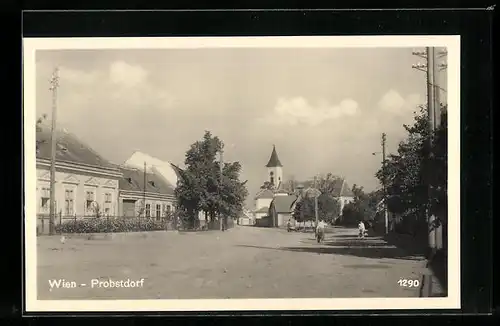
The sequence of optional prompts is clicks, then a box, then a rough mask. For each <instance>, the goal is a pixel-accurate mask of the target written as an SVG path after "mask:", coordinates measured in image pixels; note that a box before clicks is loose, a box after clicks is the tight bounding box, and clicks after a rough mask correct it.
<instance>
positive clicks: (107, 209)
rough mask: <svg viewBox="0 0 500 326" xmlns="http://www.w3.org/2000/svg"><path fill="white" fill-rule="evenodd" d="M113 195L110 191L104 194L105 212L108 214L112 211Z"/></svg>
mask: <svg viewBox="0 0 500 326" xmlns="http://www.w3.org/2000/svg"><path fill="white" fill-rule="evenodd" d="M111 196H112V195H111V193H110V192H107V193H105V194H104V214H106V215H109V214H110V213H111Z"/></svg>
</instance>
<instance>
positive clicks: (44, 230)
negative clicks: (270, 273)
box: [36, 213, 235, 235]
mask: <svg viewBox="0 0 500 326" xmlns="http://www.w3.org/2000/svg"><path fill="white" fill-rule="evenodd" d="M85 219H96V217H95V216H81V215H71V216H68V215H62V214H61V213H59V214H57V216H56V218H55V220H54V231H55V233H58V232H57V230H58V227H59V226H61V225H62V224H64V223H67V222H72V221H79V220H85ZM98 219H100V220H102V221H106V223H109V224H111V223H112V221H113V220H116V219H125V220H152V221H156V222H163V223H165V224H164V226H165V228H164V229H165V230H176V229H181V230H182V229H187V228H185V227H184V226H183V225H182V223H177V220H176V219H169V220H165V219H164V218H156V217H125V216H101V217H98ZM234 224H235V223H234V221H233V219H227V221H226V223H225V229H230V228H233V227H234ZM194 229H197V230H219V229H220V224H219V221H217V220H216V221H212V222H208V223H207V222H205V220H198V221H197V223H196V225H195V226H194ZM36 231H37V235H48V234H49V233H50V216H49V215H47V214H43V215H38V216H37V229H36Z"/></svg>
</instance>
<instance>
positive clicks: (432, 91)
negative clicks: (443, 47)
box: [413, 47, 436, 254]
mask: <svg viewBox="0 0 500 326" xmlns="http://www.w3.org/2000/svg"><path fill="white" fill-rule="evenodd" d="M413 54H414V55H417V56H420V57H422V58H425V59H426V61H427V63H426V64H420V63H418V64H416V65H413V68H415V69H418V70H421V71H424V72H425V73H426V79H427V117H428V122H429V123H428V126H429V134H430V135H431V136H430V137H429V142H428V144H427V146H428V148H429V157H428V159H429V160H430V159H431V158H432V153H431V149H432V134H433V133H434V129H435V125H436V119H435V118H436V107H435V105H436V84H435V82H436V78H435V70H436V64H435V59H436V57H435V49H434V48H433V47H427V48H426V49H425V53H422V52H413ZM431 173H432V171H429V170H428V171H427V180H428V186H427V196H428V206H427V223H428V230H429V249H430V250H431V254H434V253H435V252H436V230H435V227H434V224H435V216H434V215H433V214H431V210H430V202H431V198H432V188H431V185H430V181H431Z"/></svg>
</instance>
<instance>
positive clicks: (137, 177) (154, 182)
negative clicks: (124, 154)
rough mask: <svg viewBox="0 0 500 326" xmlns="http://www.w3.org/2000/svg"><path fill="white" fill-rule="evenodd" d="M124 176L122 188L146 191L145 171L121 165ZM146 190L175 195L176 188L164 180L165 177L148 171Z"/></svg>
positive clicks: (120, 184) (121, 181)
mask: <svg viewBox="0 0 500 326" xmlns="http://www.w3.org/2000/svg"><path fill="white" fill-rule="evenodd" d="M120 171H121V172H122V173H123V178H122V179H120V182H119V187H120V190H128V191H144V172H143V171H141V170H137V169H130V168H125V167H121V168H120ZM146 192H148V193H156V194H160V195H174V189H173V188H172V187H171V186H170V185H169V184H167V183H166V182H164V181H163V178H161V177H159V176H157V175H155V174H153V173H146Z"/></svg>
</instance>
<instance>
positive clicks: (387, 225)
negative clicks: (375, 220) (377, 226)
mask: <svg viewBox="0 0 500 326" xmlns="http://www.w3.org/2000/svg"><path fill="white" fill-rule="evenodd" d="M386 141H387V138H386V134H385V133H382V171H383V172H384V173H383V177H384V180H383V181H382V188H383V192H384V223H385V234H388V233H389V212H388V205H387V200H388V196H387V185H386V179H385V163H386V159H385V144H386Z"/></svg>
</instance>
